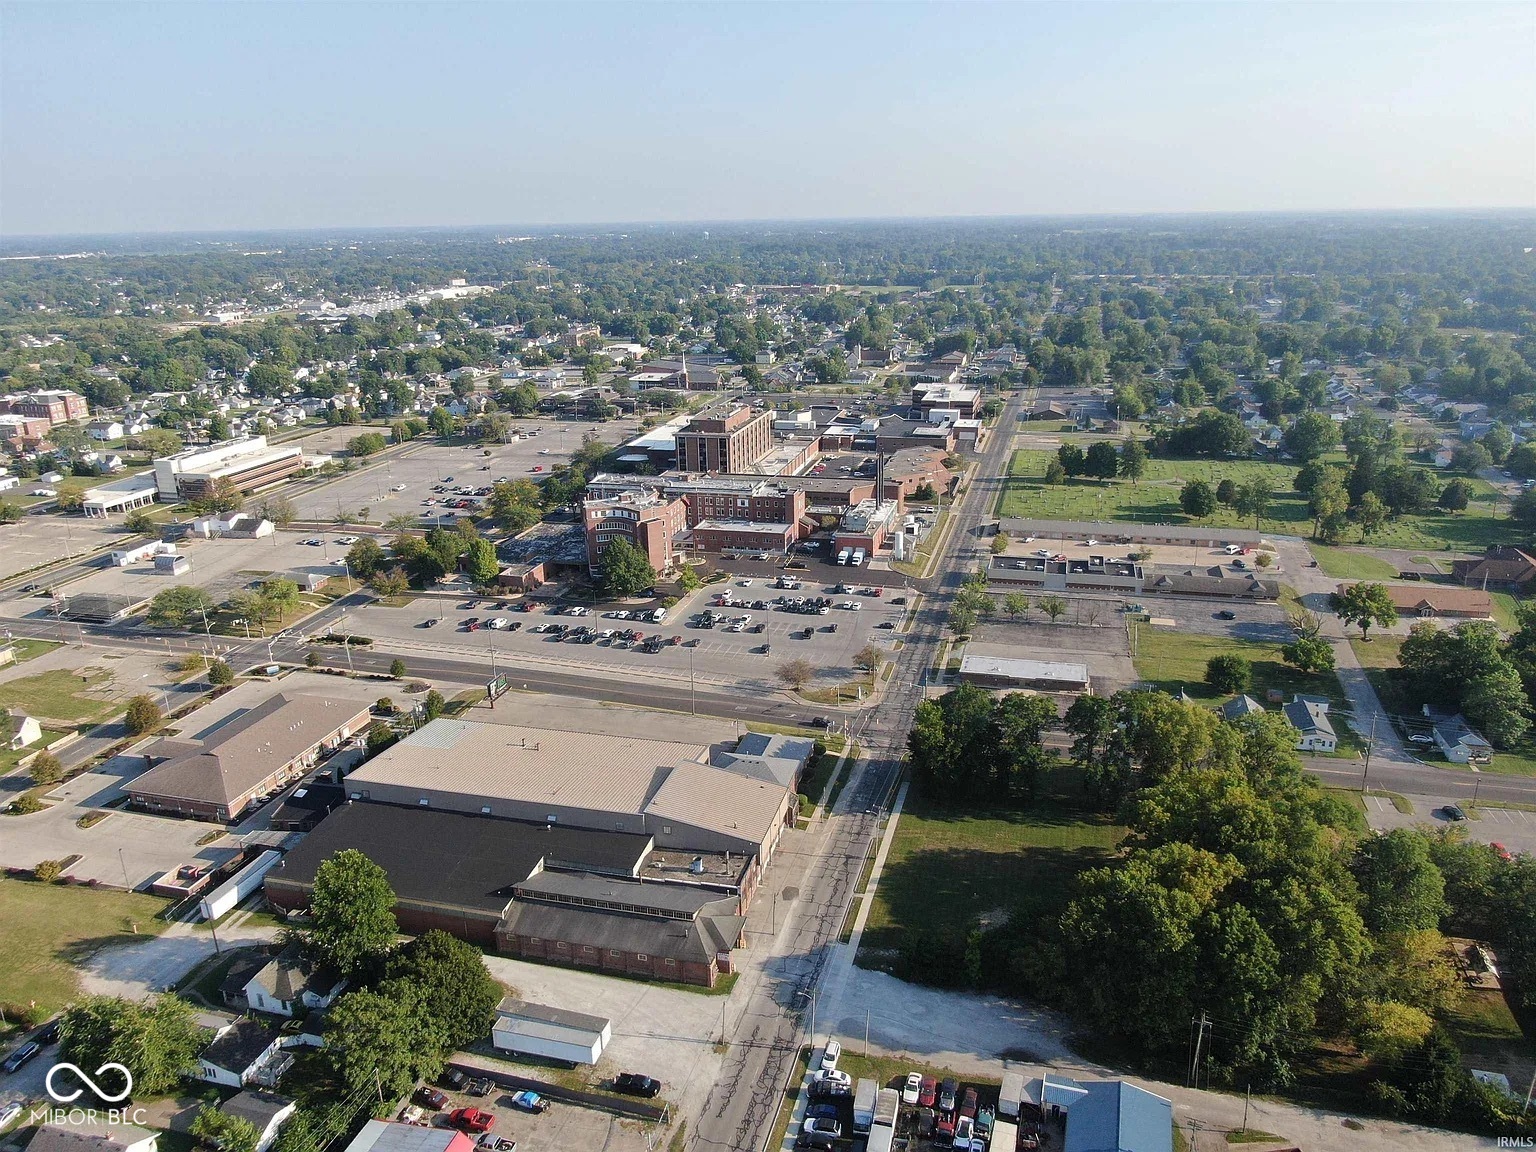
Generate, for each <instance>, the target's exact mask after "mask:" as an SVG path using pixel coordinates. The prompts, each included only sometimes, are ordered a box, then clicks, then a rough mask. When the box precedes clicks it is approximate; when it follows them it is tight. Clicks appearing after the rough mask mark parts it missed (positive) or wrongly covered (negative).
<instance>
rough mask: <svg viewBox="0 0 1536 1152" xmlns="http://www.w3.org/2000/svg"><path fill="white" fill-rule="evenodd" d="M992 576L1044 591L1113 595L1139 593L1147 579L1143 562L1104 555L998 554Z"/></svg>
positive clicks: (998, 581)
mask: <svg viewBox="0 0 1536 1152" xmlns="http://www.w3.org/2000/svg"><path fill="white" fill-rule="evenodd" d="M990 577H991V580H992V582H993V583H995V584H998V585H1008V586H1017V587H1020V588H1025V589H1030V590H1034V591H1040V592H1096V593H1100V594H1105V595H1111V596H1134V595H1139V594H1140V593H1141V591H1142V589H1143V587H1144V586H1145V583H1146V576H1145V574H1144V573H1143V572H1142V568H1141V565H1140V564H1137V563H1134V562H1133V561H1130V560H1113V559H1109V558H1107V557H1104V556H1089V557H1086V558H1083V559H1077V560H1048V559H1046V558H1044V557H1040V556H1027V557H1025V558H1023V559H1014V558H1012V557H1006V556H994V557H993V558H992V565H991V572H990Z"/></svg>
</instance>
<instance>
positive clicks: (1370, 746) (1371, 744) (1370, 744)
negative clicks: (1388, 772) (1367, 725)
mask: <svg viewBox="0 0 1536 1152" xmlns="http://www.w3.org/2000/svg"><path fill="white" fill-rule="evenodd" d="M1377 715H1378V713H1375V712H1372V713H1371V734H1370V735H1369V736H1367V737H1366V738H1365V771H1364V773H1363V774H1362V775H1361V777H1360V795H1362V796H1364V795H1365V788H1366V783H1367V782H1368V781H1369V780H1370V778H1371V752H1372V751H1373V750H1374V749H1375V747H1376V717H1377Z"/></svg>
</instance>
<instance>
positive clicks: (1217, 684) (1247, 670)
mask: <svg viewBox="0 0 1536 1152" xmlns="http://www.w3.org/2000/svg"><path fill="white" fill-rule="evenodd" d="M1252 681H1253V665H1252V664H1251V663H1249V662H1248V660H1246V659H1245V658H1243V657H1242V656H1233V655H1225V656H1212V657H1211V658H1210V659H1209V660H1207V661H1206V662H1205V682H1206V683H1207V684H1208V685H1210V687H1211V689H1212V690H1213V691H1215V692H1219V693H1221V694H1222V695H1224V696H1228V695H1231V694H1232V693H1234V692H1246V691H1247V690H1248V685H1249V684H1250V683H1252Z"/></svg>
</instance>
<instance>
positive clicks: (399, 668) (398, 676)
mask: <svg viewBox="0 0 1536 1152" xmlns="http://www.w3.org/2000/svg"><path fill="white" fill-rule="evenodd" d="M405 672H406V668H405V661H404V660H402V659H400V657H398V656H396V657H395V659H394V661H393V662H392V663H391V664H390V666H389V674H390V676H391V677H392V678H393V679H395V680H404V679H405Z"/></svg>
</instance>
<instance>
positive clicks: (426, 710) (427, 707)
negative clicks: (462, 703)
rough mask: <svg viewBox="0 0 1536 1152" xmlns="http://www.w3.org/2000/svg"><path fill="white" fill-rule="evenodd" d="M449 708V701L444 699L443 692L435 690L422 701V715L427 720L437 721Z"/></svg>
mask: <svg viewBox="0 0 1536 1152" xmlns="http://www.w3.org/2000/svg"><path fill="white" fill-rule="evenodd" d="M447 707H448V701H447V700H445V699H444V698H443V694H442V693H441V692H439V691H438V690H437V689H436V688H434V689H432V691H430V692H428V693H427V694H426V696H425V697H423V699H422V701H421V714H422V716H423V718H425V719H427V720H436V719H437V718H438V717H439V716H441V715H442V714H443V710H444V709H445V708H447Z"/></svg>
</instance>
